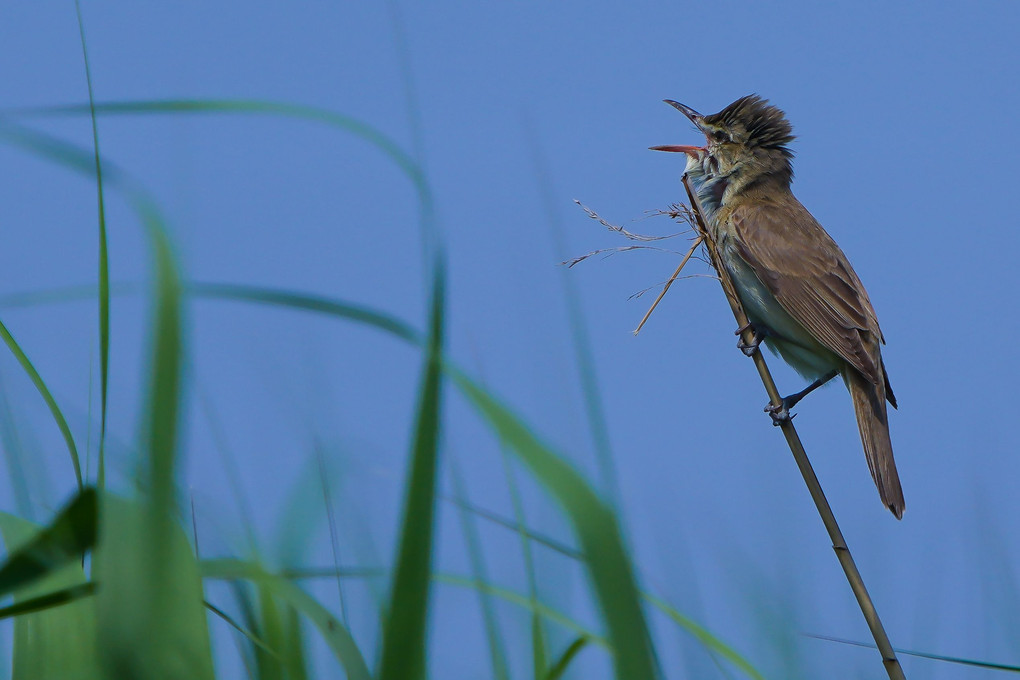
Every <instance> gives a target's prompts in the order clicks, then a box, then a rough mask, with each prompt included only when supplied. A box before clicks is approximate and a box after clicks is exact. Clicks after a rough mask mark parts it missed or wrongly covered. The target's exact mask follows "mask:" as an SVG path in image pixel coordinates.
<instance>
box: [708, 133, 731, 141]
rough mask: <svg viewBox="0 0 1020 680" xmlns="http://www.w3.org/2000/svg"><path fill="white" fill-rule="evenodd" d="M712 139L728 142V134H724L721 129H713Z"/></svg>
mask: <svg viewBox="0 0 1020 680" xmlns="http://www.w3.org/2000/svg"><path fill="white" fill-rule="evenodd" d="M712 139H713V140H715V141H717V142H728V141H730V136H729V135H728V134H726V133H725V132H724V131H723V130H713V131H712Z"/></svg>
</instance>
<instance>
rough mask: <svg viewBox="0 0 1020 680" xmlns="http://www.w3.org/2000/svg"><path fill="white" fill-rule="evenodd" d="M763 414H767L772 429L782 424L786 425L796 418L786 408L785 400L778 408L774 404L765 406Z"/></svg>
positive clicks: (795, 415) (794, 414)
mask: <svg viewBox="0 0 1020 680" xmlns="http://www.w3.org/2000/svg"><path fill="white" fill-rule="evenodd" d="M765 413H768V414H769V417H771V418H772V425H773V427H779V426H780V425H782V424H783V423H788V422H790V421H792V420H793V419H794V418H796V417H797V414H796V413H790V409H789V408H787V405H786V400H785V399H784V400H783V403H782V404H780V405H779V406H776V405H775V404H769V405H768V406H766V407H765Z"/></svg>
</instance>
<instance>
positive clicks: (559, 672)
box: [545, 635, 591, 680]
mask: <svg viewBox="0 0 1020 680" xmlns="http://www.w3.org/2000/svg"><path fill="white" fill-rule="evenodd" d="M589 642H591V640H590V639H588V638H586V637H585V636H583V635H582V636H580V637H578V638H575V639H574V641H573V642H571V643H570V645H569V646H568V647H567V648H566V649H565V650H563V654H561V655H560V658H559V659H557V660H556V663H554V664H553V665H552V666H550V667H549V672H548V673H546V674H545V680H559V679H560V678H562V677H563V674H564V673H566V672H567V668H569V667H570V662H571V661H573V660H574V657H575V656H577V655H578V654H579V653H580V651H581V650H582V649H584V648H585V646H587V644H588V643H589Z"/></svg>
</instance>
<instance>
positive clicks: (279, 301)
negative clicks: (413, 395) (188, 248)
mask: <svg viewBox="0 0 1020 680" xmlns="http://www.w3.org/2000/svg"><path fill="white" fill-rule="evenodd" d="M187 292H188V293H190V294H191V295H194V296H195V297H199V298H209V299H218V300H235V301H237V302H254V303H258V304H264V305H272V306H274V307H286V308H289V309H299V310H303V311H307V312H318V313H320V314H326V315H329V316H337V317H341V318H345V319H350V320H351V321H357V322H360V323H363V324H365V325H368V326H373V327H375V328H378V329H379V330H382V331H386V332H387V333H389V334H391V335H395V336H396V337H398V338H400V339H401V340H406V341H407V342H410V343H413V344H416V345H422V344H424V338H423V337H422V335H421V333H419V332H418V331H416V330H415V329H414V328H413V327H411V325H410V324H407V323H405V322H403V321H401V320H400V319H397V318H396V317H394V316H390V315H389V314H386V313H384V312H379V311H376V310H374V309H371V308H369V307H365V306H363V305H358V304H354V303H348V302H344V301H341V300H334V299H331V298H327V297H324V296H318V295H309V294H305V293H300V292H295V291H286V290H278V289H273V288H259V287H256V286H243V285H231V284H219V283H191V284H188V286H187Z"/></svg>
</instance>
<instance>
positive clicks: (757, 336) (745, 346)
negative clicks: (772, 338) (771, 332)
mask: <svg viewBox="0 0 1020 680" xmlns="http://www.w3.org/2000/svg"><path fill="white" fill-rule="evenodd" d="M746 330H750V331H751V333H752V334H753V335H752V337H751V342H744V331H746ZM733 334H734V335H736V336H737V349H739V350H740V351H741V352H743V353H744V356H747V357H750V356H754V353H755V352H757V351H758V345H760V344H761V341H762V340H764V339H765V334H764V333H762V332H761V331H759V330H758V329H757V328H755V327H754V325H753V324H752V323H751V322H750V321H748V322H747V323H745V324H744V325H743V326H741V327H740V328H738V329H737V330H736V331H734V332H733Z"/></svg>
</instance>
